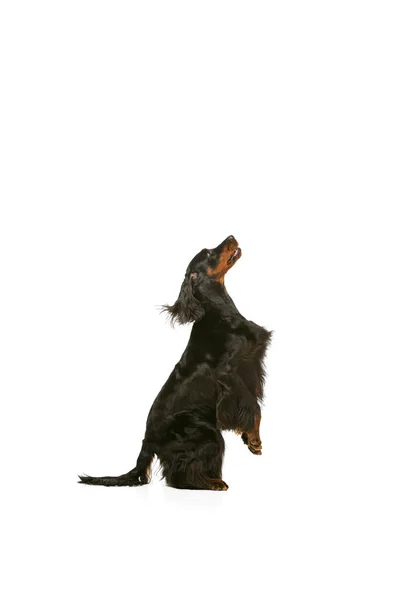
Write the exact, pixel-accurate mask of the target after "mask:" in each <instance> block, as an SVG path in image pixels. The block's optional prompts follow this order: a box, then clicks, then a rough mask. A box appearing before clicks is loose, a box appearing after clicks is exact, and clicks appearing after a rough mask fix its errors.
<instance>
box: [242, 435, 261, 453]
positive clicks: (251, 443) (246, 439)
mask: <svg viewBox="0 0 400 600" xmlns="http://www.w3.org/2000/svg"><path fill="white" fill-rule="evenodd" d="M242 440H243V443H244V444H246V446H247V447H248V449H249V450H250V452H252V454H262V451H261V449H262V443H261V440H260V438H259V437H256V438H253V437H251V436H250V435H249V434H248V433H247V432H244V433H242Z"/></svg>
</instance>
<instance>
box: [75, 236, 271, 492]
mask: <svg viewBox="0 0 400 600" xmlns="http://www.w3.org/2000/svg"><path fill="white" fill-rule="evenodd" d="M241 255H242V251H241V249H240V248H239V245H238V242H237V241H236V239H235V238H234V237H233V236H232V235H231V236H229V237H228V238H226V239H225V240H224V241H223V242H222V243H221V244H220V245H219V246H217V247H216V248H214V249H212V250H209V249H206V248H204V249H203V250H201V252H199V253H198V254H196V256H195V257H194V258H193V259H192V260H191V261H190V263H189V266H188V268H187V270H186V274H185V278H184V281H183V283H182V287H181V289H180V293H179V296H178V299H177V300H176V302H175V304H173V305H171V306H169V305H165V306H163V308H162V309H163V310H164V311H166V312H167V313H168V315H169V317H170V319H171V322H172V323H175V322H176V323H179V324H185V323H194V324H193V327H192V330H191V333H190V339H189V342H188V345H187V347H186V349H185V351H184V353H183V355H182V357H181V359H180V361H179V362H178V363H177V364H176V366H175V368H174V370H173V371H172V373H171V375H170V376H169V378H168V379H167V381H166V383H165V384H164V386H163V387H162V389H161V391H160V392H159V394H158V396H157V397H156V399H155V400H154V402H153V405H152V407H151V408H150V412H149V415H148V418H147V422H146V431H145V435H144V439H143V442H142V448H141V451H140V454H139V456H138V459H137V463H136V466H135V468H134V469H132V471H129V473H126V474H124V475H121V476H119V477H90V476H87V475H82V476H80V481H79V483H85V484H90V485H104V486H139V485H144V484H146V483H149V481H150V478H151V464H152V461H153V458H154V457H155V456H157V457H158V459H159V462H160V465H161V469H162V474H163V477H164V478H165V480H166V483H167V485H169V486H171V487H174V488H179V489H191V490H217V491H223V490H227V489H228V485H227V484H226V483H225V481H223V479H222V462H223V457H224V450H225V444H224V439H223V437H222V433H221V431H223V430H233V431H235V432H236V433H238V434H239V435H241V437H242V440H243V442H244V443H245V444H246V446H247V447H248V449H249V450H250V452H252V453H253V454H256V455H259V454H261V440H260V421H261V403H262V398H263V388H264V380H265V370H264V357H265V353H266V349H267V346H268V344H269V342H270V339H271V335H272V333H271V332H270V331H267V330H266V329H264V328H263V327H260V326H259V325H256V324H255V323H253V322H252V321H248V320H247V319H245V318H244V317H243V316H242V315H241V314H240V313H239V311H238V309H237V308H236V306H235V304H234V302H233V300H232V298H231V297H230V296H229V294H228V292H227V290H226V287H225V275H226V273H227V272H228V271H229V269H231V268H232V267H233V265H234V264H235V263H236V262H237V261H238V260H239V259H240V257H241Z"/></svg>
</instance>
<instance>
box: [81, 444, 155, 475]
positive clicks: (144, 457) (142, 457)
mask: <svg viewBox="0 0 400 600" xmlns="http://www.w3.org/2000/svg"><path fill="white" fill-rule="evenodd" d="M153 457H154V451H153V450H152V448H151V446H150V444H147V443H146V442H145V441H143V444H142V449H141V451H140V454H139V456H138V459H137V463H136V467H135V468H134V469H132V471H129V472H128V473H125V474H124V475H120V476H119V477H91V476H90V475H79V479H80V481H78V483H86V484H88V485H106V486H114V485H118V486H123V485H129V486H137V485H145V484H146V483H149V481H150V479H151V472H150V468H151V463H152V461H153Z"/></svg>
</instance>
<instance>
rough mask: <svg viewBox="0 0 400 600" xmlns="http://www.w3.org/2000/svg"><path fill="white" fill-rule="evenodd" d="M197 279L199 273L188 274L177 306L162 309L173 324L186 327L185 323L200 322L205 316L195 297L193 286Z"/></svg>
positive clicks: (166, 306)
mask: <svg viewBox="0 0 400 600" xmlns="http://www.w3.org/2000/svg"><path fill="white" fill-rule="evenodd" d="M197 277H198V274H197V273H190V274H187V275H186V277H185V279H184V280H183V283H182V287H181V291H180V292H179V296H178V299H177V301H176V302H175V304H173V305H172V306H169V305H168V304H166V305H164V306H163V307H162V311H165V312H167V313H168V315H169V317H170V319H171V323H172V324H174V323H175V322H177V323H179V324H180V325H185V323H192V322H193V321H198V320H199V319H201V318H202V317H203V316H204V310H203V308H202V307H201V303H200V302H199V300H197V298H195V297H194V295H193V284H194V282H195V280H196V279H197Z"/></svg>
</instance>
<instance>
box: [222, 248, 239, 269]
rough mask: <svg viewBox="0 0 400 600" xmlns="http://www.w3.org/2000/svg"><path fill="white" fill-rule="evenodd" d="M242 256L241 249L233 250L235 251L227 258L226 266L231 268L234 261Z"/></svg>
mask: <svg viewBox="0 0 400 600" xmlns="http://www.w3.org/2000/svg"><path fill="white" fill-rule="evenodd" d="M241 256H242V250H241V248H239V246H238V247H237V248H235V250H234V251H233V252H232V254H231V255H230V257H229V258H228V260H227V262H226V264H227V265H229V266H231V265H233V263H234V262H235V261H237V260H238V259H239V258H240V257H241Z"/></svg>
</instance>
